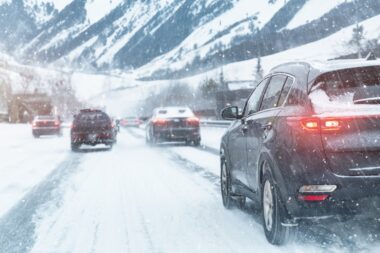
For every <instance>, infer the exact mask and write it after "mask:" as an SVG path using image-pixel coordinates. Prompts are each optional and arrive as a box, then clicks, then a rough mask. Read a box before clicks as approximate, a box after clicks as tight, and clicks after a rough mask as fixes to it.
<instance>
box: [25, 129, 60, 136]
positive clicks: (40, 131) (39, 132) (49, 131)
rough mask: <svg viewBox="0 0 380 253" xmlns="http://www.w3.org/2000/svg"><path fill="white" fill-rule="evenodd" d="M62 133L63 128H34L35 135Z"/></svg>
mask: <svg viewBox="0 0 380 253" xmlns="http://www.w3.org/2000/svg"><path fill="white" fill-rule="evenodd" d="M60 132H61V128H57V127H41V128H33V129H32V133H33V135H54V134H59V133H60Z"/></svg>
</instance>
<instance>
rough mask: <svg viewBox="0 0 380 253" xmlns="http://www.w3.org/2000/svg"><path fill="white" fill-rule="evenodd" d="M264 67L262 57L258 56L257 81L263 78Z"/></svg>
mask: <svg viewBox="0 0 380 253" xmlns="http://www.w3.org/2000/svg"><path fill="white" fill-rule="evenodd" d="M263 72H264V71H263V67H262V66H261V57H260V56H259V57H258V58H257V64H256V69H255V73H254V75H255V82H256V83H258V82H259V81H260V80H261V79H263Z"/></svg>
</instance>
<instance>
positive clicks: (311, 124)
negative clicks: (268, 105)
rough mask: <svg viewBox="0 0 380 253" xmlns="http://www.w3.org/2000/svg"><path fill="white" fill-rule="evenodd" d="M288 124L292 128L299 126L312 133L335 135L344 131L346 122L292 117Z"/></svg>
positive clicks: (333, 119) (335, 119)
mask: <svg viewBox="0 0 380 253" xmlns="http://www.w3.org/2000/svg"><path fill="white" fill-rule="evenodd" d="M297 122H299V123H297ZM288 124H289V125H291V126H297V125H298V126H300V127H301V128H302V129H303V130H305V131H306V132H310V133H334V132H337V131H339V130H341V129H342V127H343V124H344V121H343V119H338V118H319V117H311V118H309V117H290V118H288Z"/></svg>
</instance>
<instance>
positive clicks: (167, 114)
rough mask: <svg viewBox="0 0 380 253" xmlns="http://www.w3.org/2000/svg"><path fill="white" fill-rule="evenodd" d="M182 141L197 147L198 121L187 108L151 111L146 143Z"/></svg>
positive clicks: (198, 137)
mask: <svg viewBox="0 0 380 253" xmlns="http://www.w3.org/2000/svg"><path fill="white" fill-rule="evenodd" d="M170 141H184V142H186V144H188V145H190V144H193V145H195V146H199V145H200V143H201V135H200V128H199V119H198V118H197V117H195V116H194V113H193V112H192V111H191V109H190V108H187V107H162V108H157V109H155V110H154V111H153V116H152V117H151V118H150V120H149V121H148V123H147V126H146V142H147V143H149V144H156V143H159V142H170Z"/></svg>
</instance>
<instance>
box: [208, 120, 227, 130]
mask: <svg viewBox="0 0 380 253" xmlns="http://www.w3.org/2000/svg"><path fill="white" fill-rule="evenodd" d="M231 123H232V121H229V120H201V126H203V127H223V128H227V127H229V126H230V125H231Z"/></svg>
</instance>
